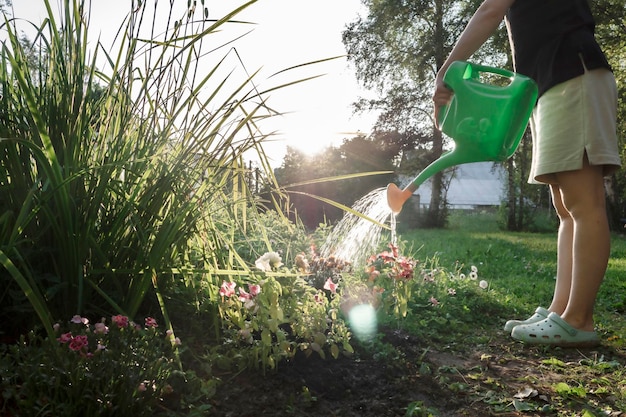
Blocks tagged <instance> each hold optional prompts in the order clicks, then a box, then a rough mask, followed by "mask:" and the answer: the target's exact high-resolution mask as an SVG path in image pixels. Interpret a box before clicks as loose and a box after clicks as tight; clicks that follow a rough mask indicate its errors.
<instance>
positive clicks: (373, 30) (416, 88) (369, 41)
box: [343, 0, 510, 227]
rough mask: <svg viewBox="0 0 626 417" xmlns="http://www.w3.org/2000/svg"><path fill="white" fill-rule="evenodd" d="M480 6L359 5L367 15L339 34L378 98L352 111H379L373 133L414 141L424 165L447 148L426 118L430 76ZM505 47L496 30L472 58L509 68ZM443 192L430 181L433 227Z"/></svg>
mask: <svg viewBox="0 0 626 417" xmlns="http://www.w3.org/2000/svg"><path fill="white" fill-rule="evenodd" d="M479 3H480V1H479V0H471V1H466V2H459V1H458V0H418V1H412V2H406V1H404V0H376V1H374V0H363V4H364V5H365V6H366V7H367V9H368V15H367V16H366V17H359V18H357V20H356V21H354V22H352V23H351V24H349V25H348V27H347V29H346V30H345V31H344V33H343V42H344V44H345V46H346V49H347V51H348V57H349V60H350V61H351V62H352V63H353V64H354V66H355V70H356V75H357V79H358V81H359V82H360V83H361V84H362V85H363V86H364V87H366V88H368V89H371V90H374V91H376V92H377V93H378V94H379V98H378V99H375V100H363V99H362V100H360V101H358V102H357V103H356V105H355V109H356V111H364V110H367V109H374V108H375V109H378V110H380V116H379V118H378V120H377V123H376V126H375V129H377V130H380V131H397V132H399V133H400V134H402V135H405V136H408V137H412V138H414V140H415V145H416V146H418V147H421V148H422V149H428V150H429V151H430V155H429V157H428V158H427V162H432V161H434V160H435V159H437V158H439V157H440V156H441V154H442V153H443V152H444V150H445V147H446V143H445V137H444V136H443V135H442V133H441V132H440V131H439V130H438V129H436V128H435V123H434V120H433V119H432V116H431V115H432V114H433V109H432V100H431V94H432V89H433V85H434V77H435V75H436V74H437V70H438V69H439V68H441V66H442V65H443V62H444V61H445V59H446V57H447V56H448V53H449V51H450V49H451V47H452V46H453V45H454V43H455V42H456V39H457V38H458V36H459V34H460V32H461V31H462V30H463V28H464V26H465V23H466V21H467V20H468V19H469V17H470V16H471V14H472V13H473V11H474V10H475V8H476V7H477V6H478V4H479ZM505 45H506V37H505V34H504V32H503V31H501V33H499V34H498V36H495V37H494V38H493V39H492V40H490V41H489V42H488V43H487V44H486V45H485V46H484V47H483V48H482V49H481V51H479V52H478V53H477V57H478V58H477V59H480V60H481V61H482V62H484V63H493V64H500V65H503V63H507V62H508V63H509V66H510V62H509V60H508V57H507V55H506V53H505V52H504V49H503V48H504V46H505ZM422 168H423V167H422ZM400 169H402V167H400ZM411 169H413V167H411ZM412 172H414V171H412ZM442 191H443V176H442V173H438V174H437V175H435V176H434V177H433V192H432V196H431V201H430V208H429V214H428V216H429V218H430V223H431V225H432V226H437V227H439V226H443V225H444V224H445V210H444V209H443V205H444V203H445V202H444V201H443V199H442Z"/></svg>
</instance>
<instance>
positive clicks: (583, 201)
mask: <svg viewBox="0 0 626 417" xmlns="http://www.w3.org/2000/svg"><path fill="white" fill-rule="evenodd" d="M556 180H557V187H558V189H559V191H560V194H561V201H562V202H563V206H564V207H565V208H566V210H567V212H568V213H569V214H570V216H571V218H572V222H573V228H572V237H573V238H572V245H571V259H572V273H571V288H570V292H569V299H568V302H567V306H566V307H565V310H564V311H563V314H562V315H561V317H562V318H563V320H565V321H567V322H568V323H569V324H570V325H571V326H572V327H574V328H577V329H579V330H587V331H591V330H593V328H594V321H593V309H594V305H595V301H596V296H597V294H598V290H599V289H600V285H601V284H602V281H603V279H604V273H605V272H606V267H607V263H608V259H609V252H610V232H609V226H608V220H607V216H606V207H605V195H604V179H603V176H602V167H601V166H591V165H589V162H588V160H587V156H586V155H585V158H584V162H583V168H582V169H580V170H577V171H568V172H561V173H558V174H556ZM563 234H564V240H563V242H562V244H561V242H560V241H559V247H558V250H559V255H562V256H563V257H564V260H563V262H565V260H566V259H567V256H568V255H567V250H568V248H567V243H566V242H567V240H566V239H565V231H564V233H563ZM559 237H561V236H560V233H559ZM561 251H564V252H563V253H562V252H561ZM559 266H561V261H559ZM565 272H566V271H563V274H565ZM557 276H558V275H557ZM558 284H559V283H558V282H557V287H558V286H559V285H558ZM561 285H562V287H560V288H555V295H556V293H557V292H558V296H559V298H560V297H562V295H561V292H564V291H565V289H566V281H563V282H562V283H561ZM559 302H561V301H559Z"/></svg>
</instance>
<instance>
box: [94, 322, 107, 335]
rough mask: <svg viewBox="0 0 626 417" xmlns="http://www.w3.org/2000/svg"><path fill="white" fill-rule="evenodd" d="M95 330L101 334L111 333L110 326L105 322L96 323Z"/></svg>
mask: <svg viewBox="0 0 626 417" xmlns="http://www.w3.org/2000/svg"><path fill="white" fill-rule="evenodd" d="M94 332H96V333H100V334H107V333H109V328H108V327H107V326H106V325H105V324H104V323H96V324H95V325H94Z"/></svg>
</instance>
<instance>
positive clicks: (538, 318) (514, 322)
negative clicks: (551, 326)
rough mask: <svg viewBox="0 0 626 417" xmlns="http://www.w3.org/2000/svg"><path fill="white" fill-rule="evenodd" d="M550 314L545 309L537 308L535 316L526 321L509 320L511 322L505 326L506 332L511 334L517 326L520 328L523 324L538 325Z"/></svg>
mask: <svg viewBox="0 0 626 417" xmlns="http://www.w3.org/2000/svg"><path fill="white" fill-rule="evenodd" d="M548 314H550V312H549V311H548V310H546V309H545V308H543V307H537V309H536V310H535V314H533V315H532V316H530V317H529V318H527V319H526V320H509V321H507V322H506V324H505V325H504V331H506V332H510V331H511V330H513V328H514V327H515V326H519V325H521V324H532V323H536V322H538V321H541V320H543V319H545V318H547V317H548Z"/></svg>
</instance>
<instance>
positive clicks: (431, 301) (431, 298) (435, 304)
mask: <svg viewBox="0 0 626 417" xmlns="http://www.w3.org/2000/svg"><path fill="white" fill-rule="evenodd" d="M429 301H430V304H432V306H433V307H437V306H438V305H439V300H437V299H436V298H435V297H430V300H429Z"/></svg>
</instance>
